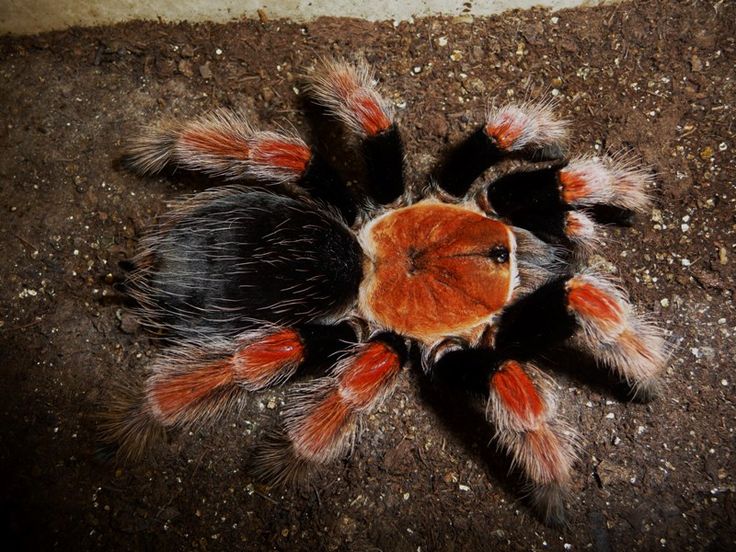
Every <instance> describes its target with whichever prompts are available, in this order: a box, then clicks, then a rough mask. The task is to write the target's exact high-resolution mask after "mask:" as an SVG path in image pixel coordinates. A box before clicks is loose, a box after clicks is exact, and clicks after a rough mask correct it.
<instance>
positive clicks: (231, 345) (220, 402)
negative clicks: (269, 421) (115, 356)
mask: <svg viewBox="0 0 736 552" xmlns="http://www.w3.org/2000/svg"><path fill="white" fill-rule="evenodd" d="M353 337H354V333H353V331H352V329H351V328H350V327H349V326H348V325H347V324H341V325H339V326H336V327H331V326H330V327H328V326H318V325H308V326H303V327H300V328H289V327H281V326H275V325H271V326H266V327H264V328H262V329H259V330H253V331H247V332H243V333H241V334H239V335H237V336H235V337H223V336H213V337H200V338H197V339H192V338H190V339H188V340H187V341H185V342H183V343H182V344H180V345H173V346H171V347H169V348H168V349H167V350H165V351H164V352H163V353H162V354H160V355H159V356H158V357H157V358H156V359H155V361H154V362H153V365H152V366H151V367H150V372H151V374H150V376H149V377H148V379H147V380H146V382H145V385H144V387H143V389H142V391H141V392H140V393H137V394H136V395H135V396H133V395H131V396H130V397H128V400H127V401H125V400H123V399H124V397H119V398H118V400H117V402H115V403H114V404H113V405H112V408H111V410H112V411H111V412H110V413H109V414H108V415H106V416H105V420H104V422H103V424H102V433H103V435H102V437H103V440H104V441H106V442H109V443H110V444H113V445H116V446H118V447H119V450H120V455H121V456H123V457H136V456H140V455H141V454H142V453H143V452H145V449H146V447H147V444H148V443H147V442H148V441H149V436H150V435H151V434H152V433H154V432H156V431H161V430H163V429H165V428H186V427H191V426H194V425H197V424H202V423H207V422H210V423H211V422H213V421H215V420H217V419H218V418H219V417H220V416H222V415H224V414H225V413H227V412H228V411H229V410H232V409H234V408H236V407H237V406H238V405H242V399H243V398H244V396H245V395H246V394H247V393H248V392H252V391H258V390H261V389H264V388H266V387H270V386H273V385H276V384H279V383H282V382H284V381H286V380H287V379H289V378H291V377H292V376H293V375H294V373H295V372H296V371H297V370H298V369H299V368H300V367H301V366H303V365H304V364H305V362H309V361H310V360H312V359H315V357H317V358H319V357H321V356H324V355H326V354H328V353H329V351H335V350H337V349H338V347H339V346H340V344H341V343H342V342H343V341H344V340H348V339H352V338H353Z"/></svg>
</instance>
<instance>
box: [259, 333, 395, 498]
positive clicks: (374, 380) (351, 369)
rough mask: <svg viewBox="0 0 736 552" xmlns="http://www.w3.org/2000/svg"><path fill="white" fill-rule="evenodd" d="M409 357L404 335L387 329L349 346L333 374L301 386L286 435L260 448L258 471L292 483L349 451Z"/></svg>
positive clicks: (271, 480)
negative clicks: (362, 420)
mask: <svg viewBox="0 0 736 552" xmlns="http://www.w3.org/2000/svg"><path fill="white" fill-rule="evenodd" d="M407 356H408V351H407V348H406V344H405V342H404V339H403V338H401V337H399V336H398V335H396V334H392V333H382V334H379V335H377V336H374V337H373V338H371V339H370V340H369V341H367V342H364V343H359V344H357V345H355V346H354V347H353V348H352V349H350V350H348V351H347V352H346V353H345V356H344V357H343V358H342V359H341V360H340V361H339V362H337V364H336V365H335V366H334V368H333V369H332V371H331V373H330V375H329V376H327V377H324V378H320V379H318V380H315V381H314V382H311V383H308V384H304V385H302V386H300V387H299V388H298V389H296V390H295V391H294V392H293V393H292V394H291V396H290V397H289V401H290V404H289V406H288V407H287V411H286V414H285V415H286V421H285V432H284V435H280V436H278V437H276V438H275V439H273V440H272V442H270V443H268V444H267V445H266V446H264V447H263V448H262V449H261V450H260V452H259V454H258V455H257V458H256V463H255V471H256V475H257V476H258V477H259V478H261V479H264V480H265V481H268V482H269V483H272V484H277V485H281V484H287V483H292V482H296V481H298V479H299V478H300V477H301V476H302V475H304V474H305V472H308V471H309V470H310V469H311V468H312V467H316V466H319V465H324V464H326V463H329V462H331V461H333V460H335V459H337V458H338V457H339V456H341V455H342V454H344V453H345V452H346V450H347V449H348V447H349V446H350V444H351V443H352V442H353V439H354V436H355V431H356V426H357V423H358V421H359V418H360V416H362V415H364V414H366V413H367V412H369V411H370V410H372V409H374V408H375V407H376V406H377V405H378V404H380V403H381V402H382V401H383V400H384V399H385V398H386V397H388V396H389V395H390V394H391V392H392V391H393V389H394V387H395V385H396V382H397V379H398V376H399V374H400V373H401V369H402V367H403V366H404V365H405V363H406V362H407Z"/></svg>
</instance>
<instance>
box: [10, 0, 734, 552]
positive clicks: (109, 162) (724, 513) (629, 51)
mask: <svg viewBox="0 0 736 552" xmlns="http://www.w3.org/2000/svg"><path fill="white" fill-rule="evenodd" d="M735 22H736V10H735V9H734V4H733V3H729V2H722V1H718V2H700V1H695V2H687V3H673V2H667V1H665V0H659V1H654V2H637V3H632V2H622V3H616V4H614V5H610V6H604V7H598V8H591V9H587V8H586V9H574V10H563V11H559V12H554V13H552V12H549V11H545V10H532V11H528V12H511V13H507V14H504V15H501V16H498V17H490V18H482V19H479V18H475V19H474V18H470V17H462V18H458V19H447V18H427V19H419V20H416V21H414V22H411V23H408V22H404V23H400V24H398V25H395V24H392V23H390V22H386V23H368V22H363V21H354V20H342V19H320V20H317V21H315V22H312V23H309V24H294V23H288V22H283V21H267V22H257V21H241V22H236V23H232V24H228V25H209V24H208V25H189V24H180V25H160V24H153V23H141V22H138V23H130V24H125V25H119V26H115V27H107V28H94V29H72V30H69V31H65V32H59V33H49V34H43V35H39V36H33V37H20V38H18V37H15V38H14V37H4V38H2V39H0V52H2V55H1V56H0V97H1V98H3V99H2V110H3V118H2V120H3V125H2V128H1V129H0V136H1V137H2V139H1V141H0V143H1V144H2V156H0V175H1V177H2V189H1V190H0V197H1V199H0V208H1V209H2V212H3V216H2V220H0V229H2V238H1V240H2V252H3V260H4V262H3V263H2V265H1V266H0V278H1V279H2V282H3V286H2V288H1V289H0V298H1V299H2V303H1V304H2V307H1V311H0V340H1V341H0V342H1V343H2V346H1V349H0V355H1V357H2V361H1V362H0V366H2V378H0V386H1V387H2V396H3V398H4V399H3V405H2V408H1V409H0V411H1V417H2V421H1V424H2V426H1V427H2V443H1V446H0V462H1V464H0V466H1V468H2V473H4V474H6V479H5V482H4V485H3V488H2V491H0V492H1V496H2V504H3V510H4V512H3V515H2V519H3V521H4V523H5V525H6V527H5V530H4V531H3V535H2V540H3V541H10V543H12V544H14V545H16V547H17V548H29V549H44V550H46V549H51V548H57V549H71V548H73V549H92V548H98V547H99V548H105V549H108V550H118V549H119V550H123V549H135V550H140V549H155V550H182V549H199V550H212V549H233V548H237V549H264V548H273V549H278V550H321V549H327V550H379V549H380V550H411V551H416V550H476V549H477V550H487V549H495V548H499V549H510V550H542V549H547V548H549V549H555V550H557V549H565V550H570V549H572V550H582V549H593V550H598V551H607V550H614V549H618V550H625V549H654V548H669V549H673V550H703V549H709V550H717V549H733V547H734V546H735V545H736V543H735V539H736V530H734V526H735V522H736V495H735V494H734V490H735V485H736V481H735V480H734V474H736V461H735V459H734V450H733V449H734V430H735V427H736V422H735V420H736V407H735V401H734V388H736V373H735V372H734V358H736V346H734V334H735V333H736V309H735V307H734V301H733V290H734V287H735V281H734V280H735V279H736V278H735V274H736V271H735V270H734V266H735V265H736V217H735V215H734V212H735V211H734V206H735V204H736V188H735V187H734V182H735V181H736V163H735V162H734V155H733V151H734V149H735V148H736V139H735V138H736V137H735V129H734V125H733V119H734V117H733V109H734V105H736V90H735V77H736V74H735V72H734V63H735V62H736V55H735V47H736V45H735V44H734V36H736V23H735ZM356 52H360V53H362V54H364V55H365V57H366V58H367V59H368V60H369V61H370V62H371V63H372V64H373V65H374V66H375V67H376V69H377V72H378V75H380V78H381V81H382V82H381V84H382V87H383V90H385V91H386V92H387V94H388V96H389V97H390V99H391V101H393V102H394V104H395V105H396V107H397V111H398V118H399V121H400V125H401V128H402V132H403V135H404V137H405V142H406V148H407V160H408V167H409V171H408V173H409V175H410V178H411V179H412V180H413V181H414V182H421V181H422V180H423V179H424V178H425V177H426V175H427V173H428V171H429V170H430V168H431V167H432V166H433V164H434V163H435V161H436V160H437V158H438V157H439V156H440V155H441V153H442V152H443V151H444V150H445V148H446V147H447V146H448V144H451V143H453V142H456V141H457V140H459V139H460V138H461V137H462V136H464V135H465V134H466V133H467V132H469V131H470V130H471V129H472V128H473V127H474V125H475V124H476V123H477V122H478V121H480V120H481V117H482V116H483V112H484V109H485V107H486V105H487V103H488V102H489V101H490V100H491V99H493V98H495V99H496V102H497V103H500V102H504V101H507V100H518V99H521V98H524V97H527V96H532V97H533V96H537V95H539V94H541V93H542V92H544V91H546V92H548V93H550V94H552V95H553V96H555V97H556V98H557V99H558V100H559V112H560V113H561V114H562V115H563V116H565V117H567V118H569V119H570V120H571V121H572V129H573V137H574V150H575V151H576V152H579V153H583V154H597V153H601V152H604V151H618V150H621V149H626V150H629V149H630V150H634V151H638V152H640V154H641V156H642V159H643V162H644V163H647V164H649V165H651V166H652V167H653V168H654V169H655V170H656V172H657V175H658V176H657V184H656V189H654V190H653V194H654V197H655V206H654V208H653V209H652V210H651V212H650V213H649V214H648V215H647V216H644V217H640V218H639V219H638V220H636V221H635V222H634V224H633V227H632V228H628V229H627V228H624V229H619V228H609V229H607V230H606V234H607V238H608V240H607V241H608V245H607V246H606V247H605V248H602V249H601V250H600V252H598V253H597V254H596V255H595V256H594V259H593V261H594V262H595V263H596V264H597V265H598V266H599V267H601V268H602V269H604V270H610V271H611V272H613V273H615V275H616V276H618V277H620V279H621V280H622V281H623V283H624V285H625V286H626V287H627V288H628V289H629V290H630V291H631V295H632V297H633V300H635V302H636V303H637V304H639V305H640V306H641V308H642V310H645V311H648V312H651V313H652V317H653V318H654V319H655V320H656V321H657V322H658V323H659V324H660V325H661V326H663V327H664V328H666V330H667V332H668V334H669V335H670V337H671V340H672V343H673V344H674V354H673V357H672V360H671V363H670V366H669V368H668V370H667V374H666V382H667V388H666V392H665V393H664V395H663V396H662V397H661V398H660V399H659V400H658V401H656V402H653V403H651V404H649V405H642V404H637V403H629V402H626V401H625V400H623V397H622V396H620V395H619V394H617V393H616V392H614V391H613V388H612V387H611V386H610V385H609V384H610V379H606V378H605V377H601V376H597V375H596V374H595V373H594V372H593V371H591V372H590V373H580V371H579V370H575V369H574V368H575V367H571V368H570V369H563V370H562V371H561V372H559V373H558V374H557V375H556V378H557V381H558V382H560V384H561V387H560V389H559V395H560V398H561V402H562V403H563V404H564V405H565V407H564V410H565V412H566V414H565V415H566V416H567V418H568V419H569V420H570V421H572V422H573V423H574V424H575V425H577V426H578V427H579V428H580V429H581V433H582V440H583V448H582V453H581V458H580V462H579V464H578V467H577V471H576V475H575V480H574V492H573V494H572V496H570V498H569V508H568V511H569V520H570V523H569V526H568V527H567V528H565V529H563V530H556V529H549V528H547V527H544V526H543V525H541V524H540V523H538V522H537V521H536V520H535V519H534V518H533V516H532V515H531V514H530V511H529V510H528V509H527V507H526V506H525V505H524V503H523V501H520V500H519V497H520V490H519V488H518V486H517V484H516V483H515V482H514V481H513V480H512V479H509V478H508V477H507V476H506V469H507V467H508V463H507V461H506V460H504V459H503V458H499V455H497V454H496V452H495V451H494V449H493V447H489V446H488V440H489V436H490V434H489V430H488V428H487V427H486V425H485V423H484V421H483V419H482V416H468V415H464V414H462V412H464V411H465V410H464V409H463V408H461V405H456V406H457V408H455V407H454V405H453V404H448V402H447V401H443V400H441V399H442V397H441V395H442V393H441V392H439V393H438V392H437V391H436V390H433V389H428V388H427V386H426V385H425V383H424V382H423V380H422V378H421V377H419V375H418V374H415V373H413V374H410V375H407V377H406V378H405V379H404V381H403V382H402V384H401V385H400V387H399V389H398V391H397V392H396V393H395V394H394V396H393V397H392V398H391V399H390V400H389V401H387V402H386V404H385V405H384V406H383V407H382V408H380V409H379V410H378V411H377V412H375V413H374V414H372V415H371V416H370V417H369V418H368V419H367V420H366V422H365V427H364V431H363V433H362V436H361V438H360V440H359V442H358V443H357V445H356V448H355V451H354V453H353V454H352V456H351V458H349V459H346V460H345V461H343V462H339V463H337V464H336V465H335V466H333V467H332V468H331V469H330V472H329V474H325V475H324V476H323V477H321V478H320V479H318V481H317V484H316V486H315V487H314V488H313V489H311V490H297V489H293V490H292V489H289V490H285V491H274V490H269V489H266V488H263V487H261V486H259V485H258V484H257V483H256V482H254V481H252V480H251V479H250V476H249V474H248V472H247V470H246V465H247V460H248V458H249V455H250V452H251V450H252V448H253V446H254V444H255V443H257V442H258V441H259V438H260V437H261V435H262V434H263V432H264V431H265V430H267V429H268V428H270V427H273V426H274V425H275V424H276V420H277V419H278V413H279V410H280V409H281V408H282V406H283V404H284V391H283V389H280V388H279V389H273V390H269V391H266V392H263V393H258V394H255V395H253V397H252V400H251V401H250V403H249V404H248V406H247V408H246V410H245V412H244V414H243V415H242V416H241V417H237V418H236V417H229V418H226V419H225V420H224V421H223V422H222V423H220V424H218V425H217V426H215V427H212V428H209V429H205V430H203V431H201V432H197V433H186V434H175V435H171V436H170V437H169V439H168V441H167V442H166V443H165V444H163V445H162V446H161V447H160V448H161V450H159V451H158V454H157V455H156V456H155V457H154V458H152V459H149V460H146V461H144V462H141V463H139V464H135V465H125V466H118V465H116V464H115V463H114V462H111V461H110V459H109V457H108V456H107V455H106V454H105V452H106V451H105V450H104V449H101V448H100V447H99V442H98V439H97V434H96V421H95V413H96V412H98V411H99V409H100V408H101V405H102V404H103V403H104V400H103V399H104V396H105V393H106V392H107V391H108V390H109V388H110V387H111V385H112V384H113V383H114V382H116V381H123V380H126V379H128V378H131V377H132V378H136V377H138V378H141V377H143V375H144V374H145V369H146V366H147V365H148V364H149V363H150V362H151V358H152V356H153V355H155V353H156V350H157V349H156V344H155V343H154V342H153V341H152V340H151V338H150V337H149V336H148V335H146V334H145V333H144V332H142V331H141V330H140V329H139V328H138V326H137V324H136V322H135V320H134V319H131V318H130V316H129V315H128V314H127V313H126V311H125V309H124V305H123V304H121V301H120V298H119V297H117V295H116V292H115V289H114V286H113V285H112V283H113V282H114V281H115V280H116V278H117V264H118V262H119V261H120V260H121V259H123V258H125V257H127V256H129V255H131V254H132V252H133V251H134V250H135V247H136V241H137V239H138V238H139V236H140V235H141V232H142V229H143V228H144V227H146V226H147V225H149V224H150V223H152V221H153V220H154V218H155V215H156V214H158V213H161V212H162V211H163V210H164V208H165V202H166V201H167V200H169V199H172V198H175V197H177V196H179V195H181V194H183V193H191V192H194V191H197V190H201V189H203V188H204V187H205V186H206V185H207V183H206V182H202V181H198V182H192V181H191V180H186V179H179V178H173V179H166V178H160V179H142V178H138V177H135V176H133V175H131V174H129V173H126V172H124V171H123V170H121V169H120V168H118V167H117V165H116V162H115V161H116V159H117V158H118V157H119V155H120V153H121V151H122V147H123V141H124V140H125V138H126V137H127V136H130V135H132V134H133V133H134V132H136V128H137V127H138V126H139V125H141V124H143V123H146V122H149V121H151V120H154V119H158V118H161V117H166V116H173V117H190V116H194V115H198V114H201V113H202V112H205V111H207V110H210V109H212V108H215V107H220V106H230V107H242V108H244V109H245V110H247V111H248V112H250V113H252V114H253V118H254V119H255V121H256V122H257V123H260V124H261V125H262V126H271V125H274V124H286V125H292V124H293V125H294V126H295V127H296V128H297V129H299V130H300V131H302V132H303V133H304V134H307V135H308V134H309V133H310V127H309V125H308V124H307V121H306V120H305V119H304V118H303V116H302V115H301V114H300V112H299V111H298V107H299V106H300V96H301V93H302V89H301V86H302V85H301V81H300V78H299V75H300V73H301V72H303V71H304V69H305V68H306V67H309V66H310V65H311V64H313V63H314V61H315V60H316V59H318V58H319V57H320V56H333V55H343V56H350V55H352V54H354V53H356Z"/></svg>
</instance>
